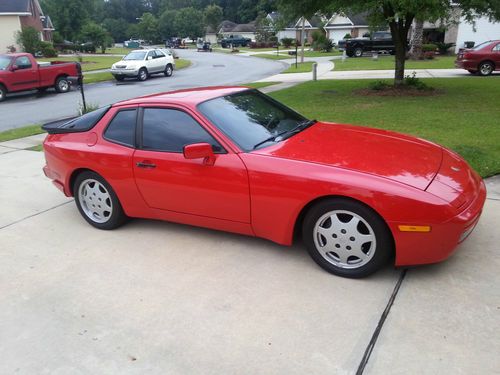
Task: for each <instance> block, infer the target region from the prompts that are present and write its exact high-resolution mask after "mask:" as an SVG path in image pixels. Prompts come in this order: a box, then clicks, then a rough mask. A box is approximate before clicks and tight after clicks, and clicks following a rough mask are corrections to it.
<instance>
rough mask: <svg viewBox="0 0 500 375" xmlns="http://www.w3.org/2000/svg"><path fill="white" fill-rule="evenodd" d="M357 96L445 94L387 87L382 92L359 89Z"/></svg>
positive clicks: (356, 92)
mask: <svg viewBox="0 0 500 375" xmlns="http://www.w3.org/2000/svg"><path fill="white" fill-rule="evenodd" d="M353 92H354V93H355V94H356V95H362V96H436V95H441V94H442V93H443V91H442V90H436V89H434V88H429V89H425V90H417V89H416V88H414V87H392V86H391V87H386V88H384V89H382V90H372V89H358V90H354V91H353Z"/></svg>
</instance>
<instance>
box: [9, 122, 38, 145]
mask: <svg viewBox="0 0 500 375" xmlns="http://www.w3.org/2000/svg"><path fill="white" fill-rule="evenodd" d="M43 132H44V131H43V130H42V128H41V127H40V125H30V126H25V127H23V128H17V129H11V130H6V131H3V132H0V142H5V141H11V140H13V139H18V138H24V137H29V136H30V135H36V134H41V133H43Z"/></svg>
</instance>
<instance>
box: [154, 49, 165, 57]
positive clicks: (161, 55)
mask: <svg viewBox="0 0 500 375" xmlns="http://www.w3.org/2000/svg"><path fill="white" fill-rule="evenodd" d="M155 53H156V58H157V59H160V58H162V57H165V55H164V54H163V52H161V51H159V50H156V51H155Z"/></svg>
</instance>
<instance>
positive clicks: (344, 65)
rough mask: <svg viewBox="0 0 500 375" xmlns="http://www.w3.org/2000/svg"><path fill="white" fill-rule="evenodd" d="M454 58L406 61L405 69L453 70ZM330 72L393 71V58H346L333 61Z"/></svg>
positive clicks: (443, 57)
mask: <svg viewBox="0 0 500 375" xmlns="http://www.w3.org/2000/svg"><path fill="white" fill-rule="evenodd" d="M455 59H456V57H455V56H437V57H435V58H434V59H432V60H416V61H413V60H407V61H406V65H405V68H406V69H453V68H454V67H455V65H454V61H455ZM333 62H334V64H335V67H334V68H333V69H332V70H337V71H339V70H377V69H380V70H384V69H394V56H379V57H378V59H377V60H373V59H372V58H371V57H348V58H347V59H346V61H345V62H342V60H334V61H333Z"/></svg>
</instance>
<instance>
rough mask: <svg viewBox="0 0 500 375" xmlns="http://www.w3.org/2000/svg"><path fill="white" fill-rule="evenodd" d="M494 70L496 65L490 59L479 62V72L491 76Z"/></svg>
mask: <svg viewBox="0 0 500 375" xmlns="http://www.w3.org/2000/svg"><path fill="white" fill-rule="evenodd" d="M494 70H495V67H494V66H493V63H492V62H490V61H485V62H482V63H481V64H479V74H480V75H482V76H489V75H490V74H491V73H493V71H494Z"/></svg>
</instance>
